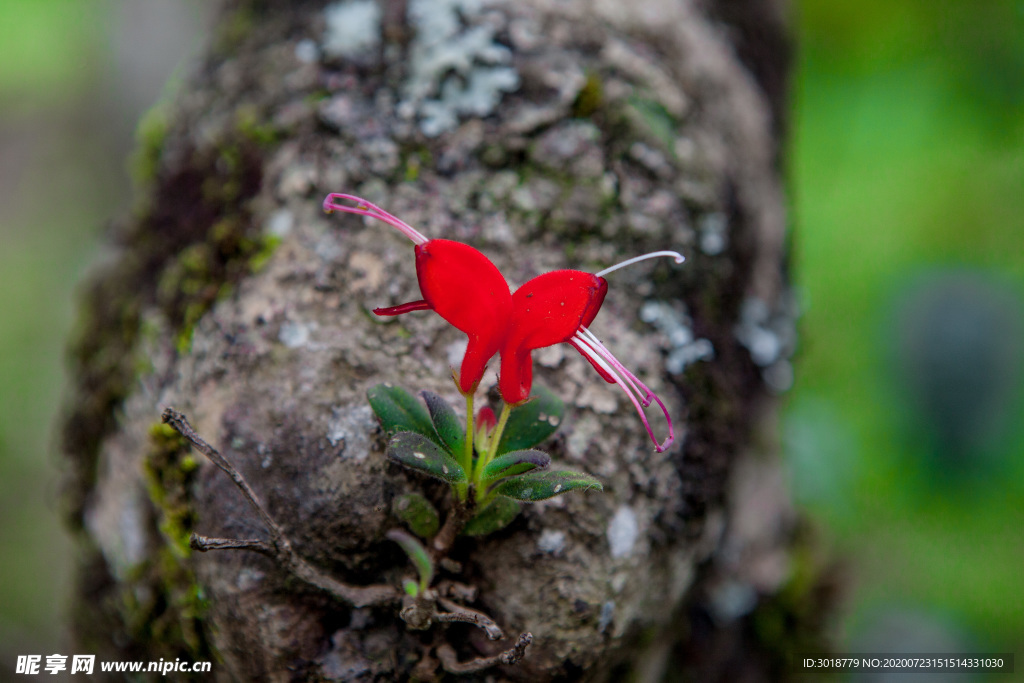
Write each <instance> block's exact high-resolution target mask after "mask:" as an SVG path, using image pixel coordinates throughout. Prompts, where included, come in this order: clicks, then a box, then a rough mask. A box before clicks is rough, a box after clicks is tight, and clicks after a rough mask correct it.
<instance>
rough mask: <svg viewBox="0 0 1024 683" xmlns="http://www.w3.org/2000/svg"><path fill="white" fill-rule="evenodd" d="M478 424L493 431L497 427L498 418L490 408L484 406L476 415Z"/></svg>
mask: <svg viewBox="0 0 1024 683" xmlns="http://www.w3.org/2000/svg"><path fill="white" fill-rule="evenodd" d="M476 423H477V425H478V426H480V427H487V429H488V430H491V429H494V428H495V427H496V426H497V424H498V418H497V417H496V416H495V414H494V411H493V410H491V407H490V406H484V407H483V408H481V409H480V410H479V412H477V414H476Z"/></svg>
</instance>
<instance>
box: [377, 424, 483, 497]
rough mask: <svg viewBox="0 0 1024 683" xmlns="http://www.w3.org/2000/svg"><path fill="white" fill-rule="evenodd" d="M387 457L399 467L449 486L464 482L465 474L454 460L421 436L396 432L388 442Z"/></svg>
mask: <svg viewBox="0 0 1024 683" xmlns="http://www.w3.org/2000/svg"><path fill="white" fill-rule="evenodd" d="M387 456H388V457H389V458H391V459H392V460H394V461H395V462H397V463H399V464H401V465H405V466H406V467H408V468H411V469H414V470H418V471H420V472H422V473H423V474H426V475H429V476H431V477H434V478H436V479H441V480H442V481H446V482H448V483H449V484H462V483H465V482H466V473H465V472H464V471H463V469H462V466H461V465H459V463H457V462H455V458H453V457H452V456H451V455H449V454H448V453H447V452H446V451H444V450H443V449H442V448H441V447H440V446H438V445H437V444H436V443H434V442H433V441H431V440H430V439H428V438H427V437H425V436H423V435H422V434H414V433H412V432H398V433H397V434H395V435H394V436H393V437H391V441H389V442H388V450H387Z"/></svg>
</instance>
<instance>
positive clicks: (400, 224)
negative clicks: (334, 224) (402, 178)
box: [324, 192, 430, 245]
mask: <svg viewBox="0 0 1024 683" xmlns="http://www.w3.org/2000/svg"><path fill="white" fill-rule="evenodd" d="M336 199H343V200H347V201H350V202H355V204H356V205H355V206H345V205H344V204H335V203H334V201H335V200H336ZM324 211H326V212H327V213H330V212H332V211H341V212H343V213H354V214H356V215H358V216H368V217H370V218H376V219H377V220H379V221H384V222H385V223H387V224H388V225H390V226H391V227H393V228H396V229H397V230H398V231H399V232H401V233H402V234H403V235H405V236H406V237H408V238H409V239H411V240H412V241H413V244H417V245H419V244H426V243H427V242H429V241H430V240H428V239H427V238H426V237H425V236H424V235H423V233H421V232H420V231H419V230H417V229H416V228H414V227H412V226H411V225H409V224H408V223H406V222H405V221H403V220H401V219H399V218H396V217H395V216H392V215H391V214H390V213H388V212H387V211H385V210H384V209H382V208H380V207H379V206H377V205H376V204H371V203H370V202H368V201H366V200H365V199H363V198H361V197H356V196H355V195H351V194H341V193H340V192H332V193H331V194H329V195H327V198H326V199H324Z"/></svg>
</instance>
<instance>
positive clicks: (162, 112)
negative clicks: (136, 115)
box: [128, 105, 168, 187]
mask: <svg viewBox="0 0 1024 683" xmlns="http://www.w3.org/2000/svg"><path fill="white" fill-rule="evenodd" d="M167 131H168V118H167V109H166V107H165V106H163V105H157V106H155V107H153V108H152V109H150V110H149V111H147V112H146V113H145V114H144V115H143V116H142V118H141V119H140V120H139V125H138V126H137V127H136V128H135V145H136V147H135V151H134V152H133V153H132V155H131V157H130V159H129V162H128V163H129V170H130V172H131V176H132V180H133V181H134V182H135V184H136V186H138V187H144V186H145V185H147V184H149V183H150V182H152V181H153V180H154V179H155V178H156V175H157V170H158V169H159V168H160V159H161V157H162V156H163V150H164V142H165V141H166V140H167Z"/></svg>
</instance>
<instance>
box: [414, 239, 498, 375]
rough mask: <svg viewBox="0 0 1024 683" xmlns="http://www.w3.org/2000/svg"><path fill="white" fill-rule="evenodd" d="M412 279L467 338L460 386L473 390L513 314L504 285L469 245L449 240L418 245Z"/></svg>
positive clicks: (431, 241)
mask: <svg viewBox="0 0 1024 683" xmlns="http://www.w3.org/2000/svg"><path fill="white" fill-rule="evenodd" d="M416 275H417V276H418V278H419V282H420V291H421V292H422V293H423V298H424V299H425V300H426V301H427V302H428V303H429V304H430V307H431V308H433V309H434V311H436V312H437V314H438V315H440V316H441V317H442V318H444V319H445V320H447V321H448V322H449V323H451V324H452V325H453V326H454V327H456V328H457V329H459V330H462V331H463V332H465V333H466V335H467V336H468V337H469V345H468V346H467V347H466V355H465V356H464V357H463V359H462V369H461V371H460V372H459V387H460V388H461V389H462V391H463V392H470V391H473V390H474V389H475V388H476V385H477V384H478V383H479V382H480V378H481V377H483V374H484V367H485V366H486V364H487V361H489V360H490V359H491V357H492V356H493V355H494V354H495V353H497V351H498V349H499V348H500V347H501V345H502V343H503V342H504V340H505V336H506V334H507V332H508V327H509V321H510V317H511V316H510V312H511V310H512V295H511V294H510V293H509V289H508V283H506V282H505V278H504V277H502V275H501V273H500V272H499V271H498V269H497V267H496V266H495V265H494V264H493V263H491V261H490V259H488V258H487V257H486V256H484V255H483V254H481V253H480V252H479V251H477V250H476V249H474V248H473V247H471V246H469V245H468V244H463V243H461V242H453V241H451V240H430V241H429V242H426V243H425V244H420V245H417V246H416Z"/></svg>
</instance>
